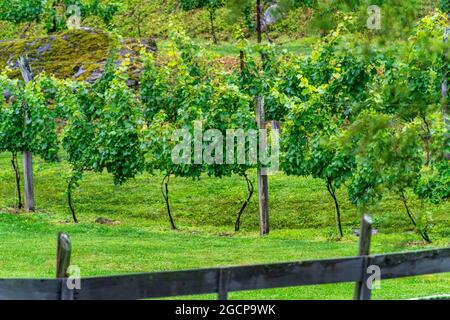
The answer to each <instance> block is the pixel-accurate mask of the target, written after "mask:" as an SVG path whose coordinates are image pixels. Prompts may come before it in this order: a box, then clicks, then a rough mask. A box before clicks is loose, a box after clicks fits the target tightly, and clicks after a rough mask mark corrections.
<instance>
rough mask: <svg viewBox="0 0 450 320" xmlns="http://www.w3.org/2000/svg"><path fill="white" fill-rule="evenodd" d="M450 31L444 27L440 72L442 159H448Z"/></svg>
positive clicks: (449, 17) (449, 15)
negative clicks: (442, 123) (442, 121)
mask: <svg viewBox="0 0 450 320" xmlns="http://www.w3.org/2000/svg"><path fill="white" fill-rule="evenodd" d="M448 21H449V22H450V14H448ZM449 33H450V28H449V27H446V28H445V30H444V56H443V60H444V61H443V62H444V71H443V74H442V116H443V119H444V130H446V135H445V136H444V159H447V160H450V151H449V150H448V149H449V148H450V136H449V135H450V134H449V132H450V114H449V113H450V111H449V108H448V66H447V64H448V62H449V56H448V36H449Z"/></svg>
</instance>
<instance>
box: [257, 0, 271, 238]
mask: <svg viewBox="0 0 450 320" xmlns="http://www.w3.org/2000/svg"><path fill="white" fill-rule="evenodd" d="M261 19H262V4H261V0H257V2H256V31H257V33H258V43H261V42H262V25H261ZM261 58H262V60H263V62H264V53H263V52H261ZM256 122H257V124H258V129H266V122H265V119H264V99H263V97H261V96H257V97H256ZM260 134H261V131H260ZM262 140H263V141H261V142H262V143H261V144H260V146H259V149H260V150H259V152H261V151H262V150H261V149H262V147H263V146H261V145H264V144H267V141H266V137H265V136H264V137H262ZM264 142H265V143H264ZM266 171H267V170H265V169H261V168H258V171H257V175H258V207H259V233H260V234H261V235H266V234H269V230H270V225H269V180H268V177H267V173H266Z"/></svg>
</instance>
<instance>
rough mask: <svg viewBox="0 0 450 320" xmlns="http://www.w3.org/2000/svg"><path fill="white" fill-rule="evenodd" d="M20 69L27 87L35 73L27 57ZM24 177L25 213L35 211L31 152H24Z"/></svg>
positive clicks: (24, 105)
mask: <svg viewBox="0 0 450 320" xmlns="http://www.w3.org/2000/svg"><path fill="white" fill-rule="evenodd" d="M18 63H19V68H20V71H21V73H22V77H23V80H24V81H25V85H28V83H30V82H31V81H33V73H32V72H31V68H30V64H29V62H28V60H27V59H26V58H25V57H20V58H19V60H18ZM23 108H24V114H25V123H28V121H29V114H28V108H29V106H28V105H27V102H26V101H25V100H24V102H23ZM23 177H24V189H25V190H24V191H25V192H24V196H25V211H26V212H30V211H34V209H35V204H34V179H33V155H32V153H31V152H30V151H27V150H25V151H24V152H23Z"/></svg>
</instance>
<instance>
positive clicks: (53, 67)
mask: <svg viewBox="0 0 450 320" xmlns="http://www.w3.org/2000/svg"><path fill="white" fill-rule="evenodd" d="M142 50H144V51H146V52H150V51H156V44H155V41H153V40H150V39H149V40H135V39H126V40H122V41H118V40H117V39H116V38H115V37H113V36H111V35H110V34H108V33H105V32H103V31H96V30H92V29H80V30H74V31H68V32H64V33H60V34H55V35H50V36H48V37H43V38H36V39H25V40H16V41H3V42H0V67H1V68H2V70H5V68H8V69H7V73H8V74H9V75H10V76H11V77H20V71H19V67H18V63H17V59H18V57H19V56H21V55H26V56H27V57H28V60H29V61H30V65H31V68H32V71H33V73H35V74H37V73H40V72H46V73H47V74H52V75H54V76H55V77H57V78H60V79H68V78H71V79H74V80H80V81H88V82H91V83H92V82H94V81H95V80H97V79H98V78H100V77H101V75H102V73H103V70H104V66H105V64H106V61H107V60H108V58H109V57H111V53H112V52H114V51H115V52H117V55H118V60H119V61H118V62H117V63H120V60H123V59H125V58H128V59H130V61H131V64H130V80H129V85H130V86H134V85H137V84H138V80H139V76H140V70H141V65H140V59H139V54H140V52H141V51H142Z"/></svg>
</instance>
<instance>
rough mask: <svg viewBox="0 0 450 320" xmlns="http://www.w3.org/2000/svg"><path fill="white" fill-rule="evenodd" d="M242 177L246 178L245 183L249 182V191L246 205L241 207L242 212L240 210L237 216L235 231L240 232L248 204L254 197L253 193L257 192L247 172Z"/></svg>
mask: <svg viewBox="0 0 450 320" xmlns="http://www.w3.org/2000/svg"><path fill="white" fill-rule="evenodd" d="M242 176H243V177H244V178H245V181H246V182H247V190H248V197H247V199H246V200H245V202H244V204H243V205H242V207H241V210H239V213H238V215H237V219H236V224H235V226H234V230H235V231H236V232H238V231H239V230H240V228H241V216H242V214H243V213H244V211H245V209H246V208H247V206H248V204H249V203H250V200H251V198H252V196H253V193H254V191H255V188H254V187H253V183H252V182H251V180H250V179H249V178H248V176H247V174H246V173H245V172H243V173H242Z"/></svg>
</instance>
